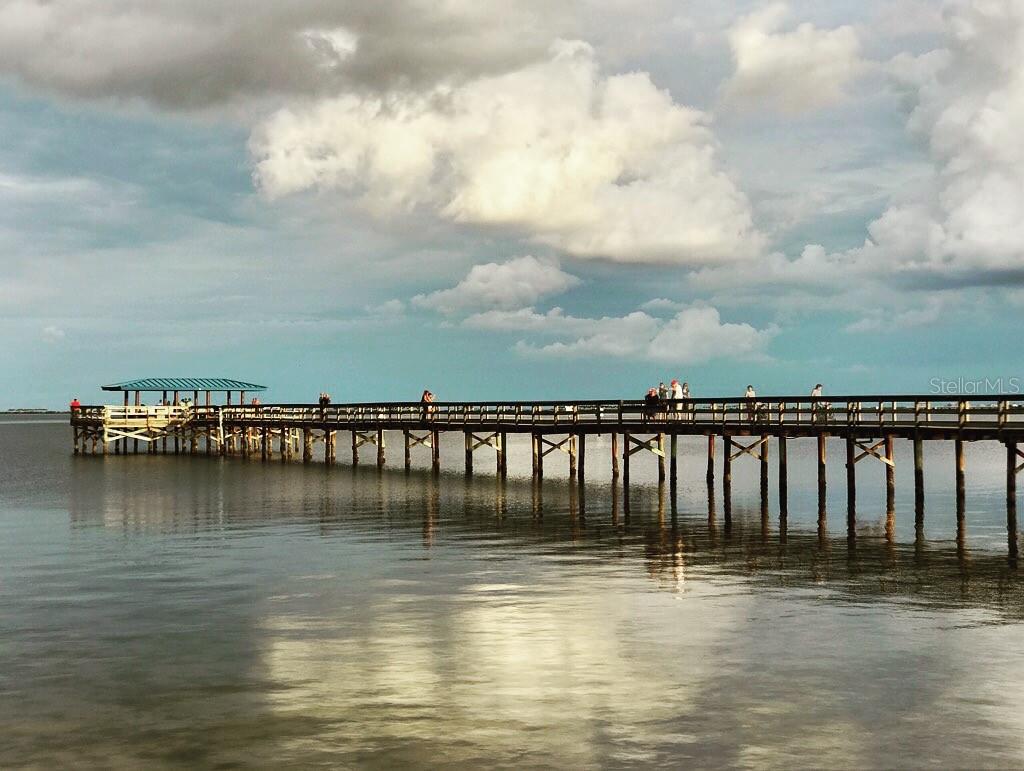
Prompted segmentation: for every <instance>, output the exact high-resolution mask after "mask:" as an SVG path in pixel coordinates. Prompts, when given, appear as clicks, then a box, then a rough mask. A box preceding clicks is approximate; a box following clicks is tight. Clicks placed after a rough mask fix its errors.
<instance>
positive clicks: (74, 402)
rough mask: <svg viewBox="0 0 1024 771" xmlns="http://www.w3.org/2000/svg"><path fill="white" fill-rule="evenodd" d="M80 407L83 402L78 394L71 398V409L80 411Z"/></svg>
mask: <svg viewBox="0 0 1024 771" xmlns="http://www.w3.org/2000/svg"><path fill="white" fill-rule="evenodd" d="M80 409H82V403H81V402H80V401H78V397H77V396H76V397H75V398H74V399H72V400H71V411H72V412H78V411H79V410H80Z"/></svg>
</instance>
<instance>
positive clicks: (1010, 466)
mask: <svg viewBox="0 0 1024 771" xmlns="http://www.w3.org/2000/svg"><path fill="white" fill-rule="evenodd" d="M1017 458H1018V455H1017V443H1016V442H1007V443H1006V545H1007V548H1008V549H1009V554H1010V561H1011V562H1012V563H1014V564H1016V561H1017V556H1018V555H1017Z"/></svg>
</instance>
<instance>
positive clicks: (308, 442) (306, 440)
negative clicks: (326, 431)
mask: <svg viewBox="0 0 1024 771" xmlns="http://www.w3.org/2000/svg"><path fill="white" fill-rule="evenodd" d="M312 460H313V432H312V431H311V430H310V429H308V428H304V429H302V462H303V463H311V462H312Z"/></svg>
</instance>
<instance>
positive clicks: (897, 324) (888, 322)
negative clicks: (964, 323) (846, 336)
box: [846, 295, 949, 333]
mask: <svg viewBox="0 0 1024 771" xmlns="http://www.w3.org/2000/svg"><path fill="white" fill-rule="evenodd" d="M948 305H949V303H948V301H947V299H946V298H944V297H943V296H942V295H936V296H933V297H928V298H926V299H925V301H924V303H923V304H922V305H921V306H919V307H915V308H908V309H906V310H901V311H893V310H892V309H877V310H873V311H871V312H870V313H869V314H868V315H866V316H864V318H862V319H859V320H857V321H855V322H853V323H852V324H848V325H847V326H846V331H847V332H852V333H858V332H879V331H883V330H890V329H904V328H907V327H926V326H931V325H933V324H935V323H937V322H938V321H939V320H940V319H941V318H942V316H943V314H944V313H945V312H946V311H947V307H948Z"/></svg>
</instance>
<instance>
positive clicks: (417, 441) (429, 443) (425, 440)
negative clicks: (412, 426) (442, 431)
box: [407, 431, 434, 447]
mask: <svg viewBox="0 0 1024 771" xmlns="http://www.w3.org/2000/svg"><path fill="white" fill-rule="evenodd" d="M407 436H408V437H409V447H433V446H434V437H433V435H432V434H430V433H426V434H424V435H423V436H416V434H414V433H413V432H412V431H409V432H408V433H407Z"/></svg>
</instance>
